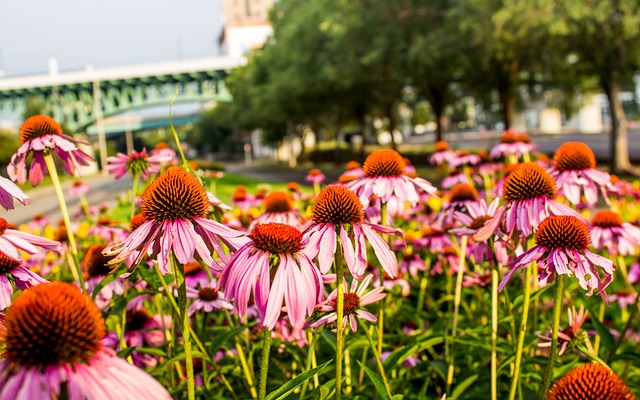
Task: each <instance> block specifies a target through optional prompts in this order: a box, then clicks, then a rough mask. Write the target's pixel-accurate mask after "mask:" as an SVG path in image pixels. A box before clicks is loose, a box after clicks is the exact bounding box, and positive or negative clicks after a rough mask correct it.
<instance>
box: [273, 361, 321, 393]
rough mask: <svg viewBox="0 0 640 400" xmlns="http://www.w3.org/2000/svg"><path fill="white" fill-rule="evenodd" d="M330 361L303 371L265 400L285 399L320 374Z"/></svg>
mask: <svg viewBox="0 0 640 400" xmlns="http://www.w3.org/2000/svg"><path fill="white" fill-rule="evenodd" d="M332 361H333V360H329V361H327V362H326V363H324V364H321V365H318V366H317V367H315V368H311V369H310V370H308V371H305V372H303V373H302V374H300V375H298V376H296V377H295V378H293V379H292V380H290V381H289V382H287V383H285V384H284V385H282V386H280V387H279V388H277V389H276V390H274V391H273V392H271V393H269V394H268V395H267V397H266V398H265V400H276V399H277V400H280V399H284V398H285V397H287V396H288V395H289V393H291V392H293V391H294V390H295V388H297V387H298V386H300V385H302V384H303V383H304V382H305V381H306V380H307V379H309V378H311V377H312V376H314V375H316V374H317V373H318V372H320V370H321V369H322V368H324V367H326V366H327V365H328V364H329V363H330V362H332Z"/></svg>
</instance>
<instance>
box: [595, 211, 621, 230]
mask: <svg viewBox="0 0 640 400" xmlns="http://www.w3.org/2000/svg"><path fill="white" fill-rule="evenodd" d="M591 223H593V225H595V226H599V227H601V228H613V227H615V226H621V225H622V217H621V216H620V214H618V213H615V212H613V211H599V212H597V213H596V215H594V216H593V220H592V221H591Z"/></svg>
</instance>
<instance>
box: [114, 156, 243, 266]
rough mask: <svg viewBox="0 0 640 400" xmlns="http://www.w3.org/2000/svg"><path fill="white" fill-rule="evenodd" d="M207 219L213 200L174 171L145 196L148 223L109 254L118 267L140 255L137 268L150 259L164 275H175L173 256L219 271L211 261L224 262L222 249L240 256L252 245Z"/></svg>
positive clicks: (191, 178)
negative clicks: (244, 247)
mask: <svg viewBox="0 0 640 400" xmlns="http://www.w3.org/2000/svg"><path fill="white" fill-rule="evenodd" d="M208 213H209V199H208V197H207V193H206V192H205V190H204V188H203V187H202V186H201V185H200V182H199V181H198V179H197V178H196V177H195V176H193V175H191V174H190V173H188V172H187V171H185V170H184V169H182V168H181V167H170V168H169V169H167V170H166V171H165V172H164V173H162V174H161V175H160V176H159V177H158V178H157V179H156V180H154V181H153V182H151V183H150V184H149V186H148V187H147V188H146V189H145V191H144V193H143V194H142V214H143V215H144V216H145V218H146V220H145V221H144V222H143V223H142V225H140V226H139V227H138V228H137V229H136V230H135V231H134V232H132V233H131V235H129V237H127V238H126V239H125V240H124V241H123V242H121V243H119V244H117V245H114V246H110V247H109V248H108V249H107V250H105V251H106V252H107V253H108V255H115V257H114V259H113V260H112V261H111V262H112V263H113V264H117V263H121V262H123V261H124V260H126V259H127V257H129V256H130V255H131V254H133V253H135V252H136V251H138V252H139V253H138V255H137V256H136V258H135V259H134V260H133V265H138V264H139V263H140V261H142V259H143V258H144V256H145V255H147V254H149V257H150V258H151V259H153V260H156V261H157V262H158V267H159V268H160V270H161V271H162V273H163V274H167V273H169V272H170V271H171V266H170V262H169V257H170V253H173V254H174V255H175V257H176V259H177V260H178V262H180V263H181V264H183V265H184V264H186V263H188V262H189V261H191V259H192V258H193V257H194V253H195V255H196V258H197V259H199V260H202V261H203V262H204V263H205V264H207V265H209V266H211V267H213V268H216V269H218V270H219V269H221V267H220V266H219V265H218V263H216V262H215V261H214V259H213V258H212V257H211V254H212V253H213V251H216V252H217V253H218V255H219V256H220V258H222V259H223V261H225V260H226V256H225V253H224V251H223V249H222V244H225V245H227V247H229V249H230V250H231V251H235V250H237V249H238V248H239V247H240V246H241V245H243V244H244V243H245V242H246V240H247V239H246V237H245V236H244V234H243V233H242V232H238V231H235V230H233V229H230V228H227V227H226V226H224V225H222V224H220V223H218V222H215V221H211V220H208V219H206V216H207V214H208Z"/></svg>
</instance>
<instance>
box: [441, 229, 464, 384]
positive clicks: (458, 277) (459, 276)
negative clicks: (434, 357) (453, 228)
mask: <svg viewBox="0 0 640 400" xmlns="http://www.w3.org/2000/svg"><path fill="white" fill-rule="evenodd" d="M468 243H469V237H468V236H462V239H461V240H460V248H459V249H458V250H459V251H458V257H459V259H460V264H459V265H458V272H457V274H456V290H455V295H454V299H453V322H452V326H451V350H450V353H449V369H448V371H447V386H446V392H447V393H450V390H451V384H452V383H453V371H454V367H455V365H454V363H455V353H454V344H455V340H456V332H457V330H458V312H459V311H460V300H461V298H462V277H463V276H464V270H465V264H466V255H467V244H468ZM445 273H446V272H445Z"/></svg>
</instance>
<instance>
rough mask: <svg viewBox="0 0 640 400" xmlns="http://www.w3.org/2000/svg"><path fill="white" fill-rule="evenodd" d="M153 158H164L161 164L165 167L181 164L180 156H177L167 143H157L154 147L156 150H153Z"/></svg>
mask: <svg viewBox="0 0 640 400" xmlns="http://www.w3.org/2000/svg"><path fill="white" fill-rule="evenodd" d="M151 156H152V157H155V156H158V157H162V161H161V164H162V165H163V166H165V165H177V164H178V163H179V161H178V155H177V154H176V151H175V150H174V149H172V148H171V147H169V143H167V142H158V143H156V145H155V146H154V149H153V150H151Z"/></svg>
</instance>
